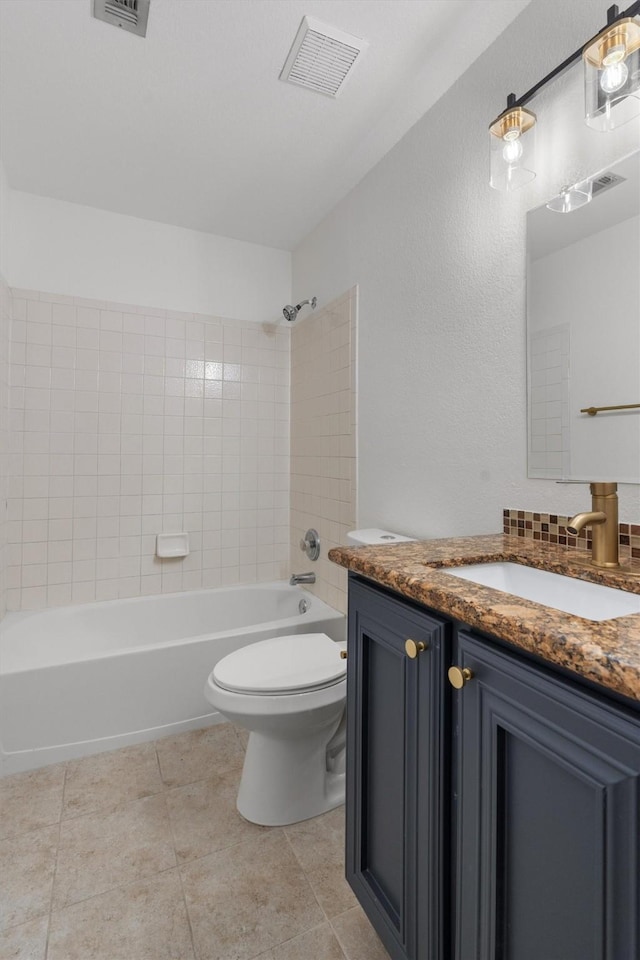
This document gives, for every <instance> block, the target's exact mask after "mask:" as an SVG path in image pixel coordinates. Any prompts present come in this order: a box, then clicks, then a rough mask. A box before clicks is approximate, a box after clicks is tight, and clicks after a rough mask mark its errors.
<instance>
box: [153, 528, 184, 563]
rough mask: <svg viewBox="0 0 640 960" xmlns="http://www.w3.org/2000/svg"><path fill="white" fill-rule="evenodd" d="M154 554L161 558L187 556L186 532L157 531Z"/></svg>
mask: <svg viewBox="0 0 640 960" xmlns="http://www.w3.org/2000/svg"><path fill="white" fill-rule="evenodd" d="M156 556H157V557H160V559H162V560H169V559H174V560H175V559H178V558H180V557H188V556H189V534H188V533H159V534H158V535H157V536H156Z"/></svg>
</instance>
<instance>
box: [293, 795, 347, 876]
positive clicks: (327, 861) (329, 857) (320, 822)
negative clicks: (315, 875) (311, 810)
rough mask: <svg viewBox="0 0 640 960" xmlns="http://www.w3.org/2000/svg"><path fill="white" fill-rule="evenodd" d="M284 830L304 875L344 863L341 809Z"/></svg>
mask: <svg viewBox="0 0 640 960" xmlns="http://www.w3.org/2000/svg"><path fill="white" fill-rule="evenodd" d="M284 829H285V833H286V835H287V837H288V838H289V842H290V843H291V846H292V847H293V850H294V852H295V855H296V857H297V858H298V861H299V862H300V866H301V867H302V869H303V870H304V871H305V873H307V872H309V871H310V870H316V869H317V868H318V867H324V866H327V865H334V866H337V865H340V866H342V865H343V864H344V807H343V806H342V807H337V808H336V809H335V810H330V811H329V813H324V814H322V816H321V817H314V818H313V819H312V820H303V821H302V822H301V823H294V824H292V825H291V826H290V827H285V828H284Z"/></svg>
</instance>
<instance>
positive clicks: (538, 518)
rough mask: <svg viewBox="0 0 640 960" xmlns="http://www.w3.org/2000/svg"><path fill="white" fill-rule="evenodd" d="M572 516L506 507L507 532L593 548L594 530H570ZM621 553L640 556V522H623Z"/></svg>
mask: <svg viewBox="0 0 640 960" xmlns="http://www.w3.org/2000/svg"><path fill="white" fill-rule="evenodd" d="M569 519H570V518H569V517H566V516H562V515H561V514H559V513H532V512H531V511H529V510H503V511H502V521H503V532H504V533H507V534H510V535H511V536H514V537H527V538H528V539H530V540H541V541H543V542H544V543H557V544H560V546H563V547H573V548H574V549H576V550H591V530H589V529H585V530H582V531H581V532H580V533H579V534H578V536H577V537H573V536H571V535H570V534H568V533H567V523H568V522H569ZM619 527H620V556H621V557H634V558H637V559H640V523H621V524H619Z"/></svg>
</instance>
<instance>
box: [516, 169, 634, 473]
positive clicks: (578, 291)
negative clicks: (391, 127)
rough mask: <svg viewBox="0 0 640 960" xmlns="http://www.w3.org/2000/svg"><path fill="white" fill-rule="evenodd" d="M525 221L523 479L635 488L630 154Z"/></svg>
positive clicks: (632, 218)
mask: <svg viewBox="0 0 640 960" xmlns="http://www.w3.org/2000/svg"><path fill="white" fill-rule="evenodd" d="M591 180H592V181H593V191H592V199H591V202H589V203H586V204H585V205H584V206H581V207H579V208H578V209H576V210H573V211H572V212H570V213H565V214H563V213H558V212H554V211H553V210H550V209H548V208H547V207H546V206H543V207H539V208H538V209H536V210H531V211H530V212H529V214H528V215H527V359H528V428H529V446H528V475H529V476H530V477H548V478H553V479H566V480H590V481H591V480H615V481H618V482H625V481H626V482H630V483H640V406H638V407H637V408H635V409H626V410H611V411H603V412H599V413H598V414H597V415H596V416H591V415H589V414H588V413H586V412H581V411H584V410H585V409H586V408H588V407H611V406H618V405H620V406H627V405H631V404H638V405H640V153H635V154H633V155H632V156H630V157H627V158H626V159H625V160H622V161H620V162H618V163H616V164H615V165H613V166H612V167H610V168H608V169H607V170H606V171H602V172H601V173H600V174H597V175H595V176H594V177H592V178H591Z"/></svg>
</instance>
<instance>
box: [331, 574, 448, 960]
mask: <svg viewBox="0 0 640 960" xmlns="http://www.w3.org/2000/svg"><path fill="white" fill-rule="evenodd" d="M448 629H449V625H448V624H447V622H446V621H445V620H444V619H443V618H442V617H439V616H437V615H435V614H429V613H427V612H426V611H424V610H420V609H417V608H414V607H412V606H411V605H410V604H409V603H405V602H402V601H399V600H395V599H393V598H391V597H389V596H388V595H385V594H383V593H382V592H381V591H379V590H377V589H376V588H374V587H371V586H369V585H367V584H364V583H362V582H360V581H357V580H354V579H352V580H351V582H350V586H349V644H348V649H349V657H348V660H347V687H348V694H347V754H348V757H349V761H348V764H347V839H346V870H347V879H348V880H349V883H350V884H351V886H352V888H353V890H354V892H355V894H356V896H357V897H358V899H359V901H360V903H361V904H362V906H363V908H364V909H365V911H366V913H367V914H368V916H369V918H370V919H371V920H372V922H373V925H374V927H375V928H376V930H377V931H378V933H379V935H380V937H381V939H382V940H383V942H384V944H385V946H386V948H387V950H388V951H389V955H390V956H391V957H392V958H393V960H404V958H408V960H419V958H422V957H434V958H435V957H437V956H439V953H438V950H439V943H440V942H441V940H442V916H443V890H442V885H441V877H442V874H443V869H444V864H443V856H444V848H445V847H446V846H447V843H446V836H445V834H446V830H445V828H444V820H445V797H444V792H445V782H444V780H443V778H442V773H441V771H442V769H443V765H444V763H445V756H444V740H443V737H444V731H445V717H444V707H445V699H446V695H447V694H446V690H445V681H444V675H445V671H444V669H443V663H444V661H443V648H444V644H445V639H446V635H447V632H448ZM407 641H409V642H410V647H409V649H410V653H416V654H417V656H415V657H412V656H410V655H409V654H408V653H407V650H406V643H407ZM411 644H415V647H412V646H411ZM423 644H424V649H420V647H421V645H423Z"/></svg>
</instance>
